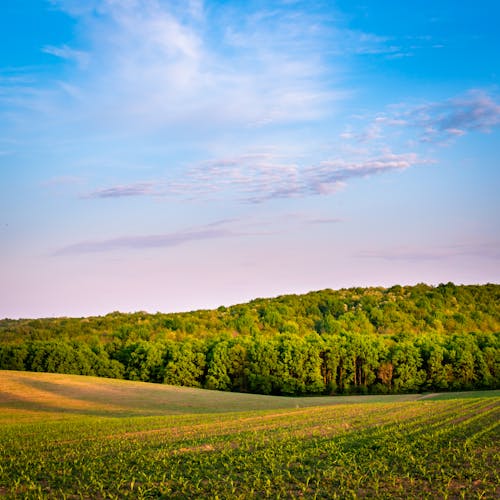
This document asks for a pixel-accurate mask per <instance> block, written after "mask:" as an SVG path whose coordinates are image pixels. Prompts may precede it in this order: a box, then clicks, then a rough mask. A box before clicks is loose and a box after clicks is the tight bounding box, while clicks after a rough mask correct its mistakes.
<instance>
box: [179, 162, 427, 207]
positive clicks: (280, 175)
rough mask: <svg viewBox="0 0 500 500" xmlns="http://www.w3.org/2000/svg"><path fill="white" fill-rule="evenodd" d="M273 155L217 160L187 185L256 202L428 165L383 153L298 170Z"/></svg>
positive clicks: (192, 175)
mask: <svg viewBox="0 0 500 500" xmlns="http://www.w3.org/2000/svg"><path fill="white" fill-rule="evenodd" d="M278 159H280V158H278V157H276V156H273V155H266V154H262V155H246V156H241V157H236V158H228V159H219V160H214V161H211V162H206V163H203V164H200V165H197V166H196V167H193V168H192V169H191V171H190V172H189V175H188V179H187V182H189V183H190V184H191V188H192V189H194V190H197V191H198V192H205V193H212V194H217V193H219V192H223V193H225V194H228V192H229V193H230V194H231V193H232V194H233V196H236V197H237V198H239V199H242V200H245V201H249V202H254V203H259V202H263V201H266V200H270V199H276V198H293V197H302V196H311V195H327V194H332V193H334V192H336V191H338V190H339V189H341V188H342V187H344V186H345V184H346V182H347V181H349V180H350V179H353V178H359V177H367V176H370V175H378V174H381V173H385V172H390V171H397V170H403V169H406V168H409V167H411V166H414V165H419V164H425V163H428V161H427V160H424V159H422V158H420V157H419V156H418V155H417V154H415V153H406V154H395V153H392V152H385V153H383V154H380V155H378V156H375V157H371V158H363V159H358V160H351V161H349V160H343V159H333V160H328V161H323V162H321V163H319V164H318V165H313V166H306V167H301V166H300V165H298V164H297V163H293V162H290V161H284V159H283V158H281V161H278Z"/></svg>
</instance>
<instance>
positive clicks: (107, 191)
mask: <svg viewBox="0 0 500 500" xmlns="http://www.w3.org/2000/svg"><path fill="white" fill-rule="evenodd" d="M154 194H155V183H154V182H137V183H134V184H126V185H117V186H112V187H109V188H102V189H97V190H95V191H92V192H90V193H88V194H86V195H83V196H82V198H128V197H131V196H151V195H154Z"/></svg>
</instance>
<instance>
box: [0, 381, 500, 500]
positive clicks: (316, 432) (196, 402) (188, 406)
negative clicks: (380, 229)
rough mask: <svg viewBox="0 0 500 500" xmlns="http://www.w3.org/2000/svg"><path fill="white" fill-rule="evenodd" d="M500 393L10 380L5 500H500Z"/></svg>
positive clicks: (2, 433) (2, 408)
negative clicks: (276, 390) (295, 391)
mask: <svg viewBox="0 0 500 500" xmlns="http://www.w3.org/2000/svg"><path fill="white" fill-rule="evenodd" d="M499 421H500V391H487V392H482V393H478V392H475V393H455V394H451V393H450V394H445V395H435V394H426V395H404V396H403V395H402V396H349V397H314V398H312V397H311V398H283V397H273V396H258V395H249V394H237V393H224V392H215V391H204V390H201V389H187V388H178V387H172V386H164V385H158V384H156V385H155V384H146V383H139V382H127V381H119V380H109V379H100V378H93V377H81V376H71V375H54V374H42V373H36V374H35V373H28V372H14V371H0V453H1V460H0V497H2V498H89V499H95V498H127V497H128V498H134V499H135V498H228V499H234V498H252V497H267V498H300V497H304V498H357V497H370V498H499V497H500V488H499V486H498V485H499V483H500V477H499V475H500V471H499V450H500V447H499V443H498V427H499V423H498V422H499Z"/></svg>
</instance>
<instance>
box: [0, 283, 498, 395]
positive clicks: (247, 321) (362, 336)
mask: <svg viewBox="0 0 500 500" xmlns="http://www.w3.org/2000/svg"><path fill="white" fill-rule="evenodd" d="M0 369H7V370H28V371H35V372H54V373H68V374H81V375H95V376H99V377H110V378H123V379H128V380H140V381H146V382H155V383H165V384H173V385H181V386H191V387H203V388H207V389H215V390H222V391H238V392H251V393H259V394H275V395H309V394H310V395H312V394H329V395H334V394H391V393H408V392H423V391H447V390H469V389H495V388H500V285H497V284H486V285H460V286H457V285H454V284H453V283H447V284H441V285H438V286H430V285H426V284H419V285H415V286H399V285H396V286H393V287H391V288H350V289H342V290H336V291H335V290H322V291H317V292H310V293H307V294H304V295H283V296H280V297H276V298H272V299H255V300H253V301H251V302H248V303H246V304H239V305H234V306H231V307H224V306H221V307H219V308H218V309H215V310H200V311H192V312H186V313H171V314H165V313H156V314H149V313H146V312H137V313H131V314H126V313H119V312H114V313H110V314H108V315H106V316H100V317H87V318H44V319H19V320H12V319H3V320H0Z"/></svg>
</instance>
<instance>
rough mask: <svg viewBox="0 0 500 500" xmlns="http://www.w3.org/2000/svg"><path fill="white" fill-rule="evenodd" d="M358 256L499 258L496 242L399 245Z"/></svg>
mask: <svg viewBox="0 0 500 500" xmlns="http://www.w3.org/2000/svg"><path fill="white" fill-rule="evenodd" d="M357 256H358V257H359V258H364V259H378V260H388V261H408V262H411V261H440V260H446V259H450V258H454V257H475V258H482V259H493V260H499V259H500V245H499V244H498V243H492V242H489V243H478V244H470V243H467V244H456V245H449V246H441V247H434V248H428V249H423V248H420V247H413V248H412V247H400V248H394V249H381V250H364V251H361V252H359V253H358V255H357Z"/></svg>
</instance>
